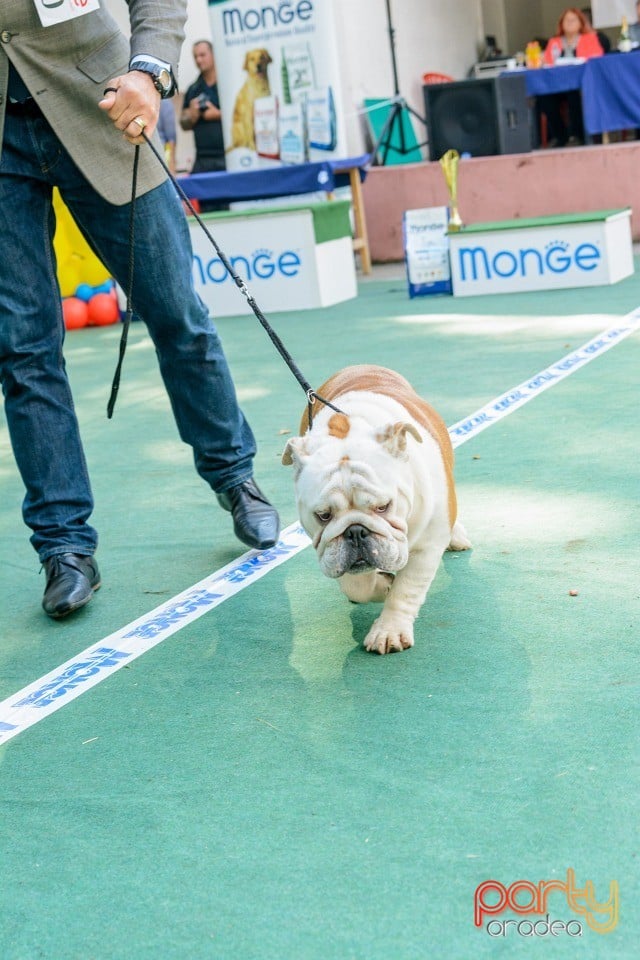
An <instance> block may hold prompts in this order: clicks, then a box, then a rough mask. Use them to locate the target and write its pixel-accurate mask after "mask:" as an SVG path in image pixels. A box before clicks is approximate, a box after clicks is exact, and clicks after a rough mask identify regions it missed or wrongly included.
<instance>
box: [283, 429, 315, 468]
mask: <svg viewBox="0 0 640 960" xmlns="http://www.w3.org/2000/svg"><path fill="white" fill-rule="evenodd" d="M308 455H309V453H308V450H307V441H306V438H305V437H291V440H287V445H286V447H285V448H284V450H283V451H282V462H283V463H284V465H285V467H290V466H291V464H293V465H294V467H295V468H296V471H300V470H301V469H302V465H303V463H304V461H305V460H306V458H307V457H308Z"/></svg>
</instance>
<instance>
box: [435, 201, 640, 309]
mask: <svg viewBox="0 0 640 960" xmlns="http://www.w3.org/2000/svg"><path fill="white" fill-rule="evenodd" d="M630 215H631V211H630V210H628V209H627V210H617V211H609V212H603V213H601V214H598V213H595V214H593V215H587V214H583V215H577V217H576V221H575V222H569V220H568V218H562V219H560V218H558V220H557V221H556V222H550V221H549V219H546V220H545V218H540V222H539V225H538V224H536V223H535V221H528V222H527V221H523V222H522V226H515V225H513V222H510V224H509V226H508V227H507V225H506V224H505V225H504V226H505V228H504V229H503V228H502V227H501V225H500V224H486V225H485V226H486V230H483V229H482V225H481V224H478V225H477V226H474V227H471V228H468V229H466V230H461V231H460V232H459V233H451V234H450V235H449V245H450V254H451V276H452V280H453V293H454V296H456V297H468V296H474V295H476V294H487V293H488V294H492V293H516V292H519V291H526V290H552V289H559V288H562V287H586V286H599V285H603V284H611V283H617V281H618V280H622V279H623V278H624V277H628V276H631V274H632V273H633V249H632V240H631V221H630ZM589 217H591V219H589Z"/></svg>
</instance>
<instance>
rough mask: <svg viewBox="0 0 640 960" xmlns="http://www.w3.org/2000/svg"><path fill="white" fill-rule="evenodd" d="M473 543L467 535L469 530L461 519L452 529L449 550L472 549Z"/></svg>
mask: <svg viewBox="0 0 640 960" xmlns="http://www.w3.org/2000/svg"><path fill="white" fill-rule="evenodd" d="M471 547H472V544H471V541H470V540H469V537H468V536H467V531H466V530H465V528H464V527H463V526H462V524H461V523H460V521H459V520H456V522H455V523H454V525H453V530H452V531H451V541H450V543H449V546H448V547H447V550H471Z"/></svg>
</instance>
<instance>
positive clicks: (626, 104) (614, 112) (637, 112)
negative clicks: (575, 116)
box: [582, 50, 640, 134]
mask: <svg viewBox="0 0 640 960" xmlns="http://www.w3.org/2000/svg"><path fill="white" fill-rule="evenodd" d="M585 67H588V69H586V70H585V72H584V77H583V79H582V113H583V115H584V128H585V130H586V131H587V133H589V134H594V133H608V132H609V131H610V130H632V129H634V128H636V127H640V53H638V52H637V51H635V50H634V51H633V52H632V53H616V54H608V55H607V56H605V57H597V58H596V59H594V60H589V61H588V62H587V63H586V64H585Z"/></svg>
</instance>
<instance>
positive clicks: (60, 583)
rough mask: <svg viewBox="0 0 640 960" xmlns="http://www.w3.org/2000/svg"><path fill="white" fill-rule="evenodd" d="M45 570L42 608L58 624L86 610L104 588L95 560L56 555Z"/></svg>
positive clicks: (62, 554) (45, 565)
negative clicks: (74, 612) (101, 588)
mask: <svg viewBox="0 0 640 960" xmlns="http://www.w3.org/2000/svg"><path fill="white" fill-rule="evenodd" d="M42 566H43V567H44V569H45V570H46V573H47V586H46V587H45V591H44V597H43V598H42V606H43V607H44V612H45V613H48V614H49V616H50V617H53V618H54V619H56V620H59V619H60V617H66V616H67V615H68V614H69V613H73V611H74V610H78V609H79V608H80V607H84V605H85V604H86V603H89V600H91V598H92V596H93V592H94V590H97V589H98V588H99V587H100V571H99V570H98V564H97V563H96V561H95V558H94V557H83V556H81V555H80V554H78V553H56V554H55V555H54V556H53V557H49V559H48V560H45V561H44V563H43V564H42Z"/></svg>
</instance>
